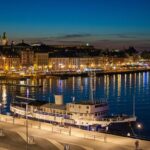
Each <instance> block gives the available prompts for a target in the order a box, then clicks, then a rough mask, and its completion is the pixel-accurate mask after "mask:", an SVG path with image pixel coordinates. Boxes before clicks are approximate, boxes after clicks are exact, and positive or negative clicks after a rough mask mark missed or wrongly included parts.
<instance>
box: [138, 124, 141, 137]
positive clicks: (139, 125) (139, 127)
mask: <svg viewBox="0 0 150 150" xmlns="http://www.w3.org/2000/svg"><path fill="white" fill-rule="evenodd" d="M137 129H138V133H139V137H140V130H141V129H142V124H141V123H138V124H137Z"/></svg>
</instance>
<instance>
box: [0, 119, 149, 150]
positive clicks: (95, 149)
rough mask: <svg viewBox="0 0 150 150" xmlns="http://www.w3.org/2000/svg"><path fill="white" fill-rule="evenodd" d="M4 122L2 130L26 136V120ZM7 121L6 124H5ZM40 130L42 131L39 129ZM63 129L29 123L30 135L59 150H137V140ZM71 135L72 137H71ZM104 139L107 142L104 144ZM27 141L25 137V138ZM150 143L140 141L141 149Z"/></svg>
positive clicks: (144, 148) (145, 148)
mask: <svg viewBox="0 0 150 150" xmlns="http://www.w3.org/2000/svg"><path fill="white" fill-rule="evenodd" d="M1 120H2V121H3V122H1V123H0V124H1V125H0V128H4V129H7V130H12V131H15V132H16V131H17V132H23V133H24V134H25V126H24V124H25V120H24V119H15V123H17V124H21V125H16V124H15V125H13V124H12V118H9V117H8V118H7V119H6V118H5V117H3V118H1ZM6 120H7V123H5V122H6ZM4 121H5V122H4ZM39 128H40V129H39ZM69 131H70V129H69V128H62V127H56V126H52V125H50V124H46V123H42V124H41V126H40V127H39V123H38V122H35V121H29V133H30V135H31V136H34V137H38V138H44V139H45V140H48V141H49V142H51V143H53V145H55V147H57V148H58V149H60V150H61V149H62V144H70V145H74V146H79V147H80V148H81V149H85V150H99V149H105V150H107V149H108V150H113V149H115V150H116V149H117V150H134V149H135V139H132V138H127V137H120V136H115V135H106V134H102V133H97V132H89V131H84V130H80V129H76V128H71V132H69ZM69 133H71V136H69ZM104 137H106V138H105V139H106V141H105V142H104ZM24 139H25V137H24ZM149 145H150V142H149V141H144V140H140V148H141V149H143V150H150V146H149Z"/></svg>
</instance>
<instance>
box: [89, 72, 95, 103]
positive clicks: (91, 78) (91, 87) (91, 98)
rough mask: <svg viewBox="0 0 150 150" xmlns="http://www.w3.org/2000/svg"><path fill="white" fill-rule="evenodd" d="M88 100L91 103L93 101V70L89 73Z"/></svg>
mask: <svg viewBox="0 0 150 150" xmlns="http://www.w3.org/2000/svg"><path fill="white" fill-rule="evenodd" d="M89 76H90V101H91V102H92V103H94V93H93V92H94V87H93V85H94V84H93V79H94V76H95V72H91V73H90V75H89Z"/></svg>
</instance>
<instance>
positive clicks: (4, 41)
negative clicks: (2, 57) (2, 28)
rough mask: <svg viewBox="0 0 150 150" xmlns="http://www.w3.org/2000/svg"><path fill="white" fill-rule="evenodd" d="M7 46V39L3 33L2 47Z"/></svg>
mask: <svg viewBox="0 0 150 150" xmlns="http://www.w3.org/2000/svg"><path fill="white" fill-rule="evenodd" d="M7 44H8V39H7V37H6V32H4V33H3V36H2V45H3V46H5V45H7Z"/></svg>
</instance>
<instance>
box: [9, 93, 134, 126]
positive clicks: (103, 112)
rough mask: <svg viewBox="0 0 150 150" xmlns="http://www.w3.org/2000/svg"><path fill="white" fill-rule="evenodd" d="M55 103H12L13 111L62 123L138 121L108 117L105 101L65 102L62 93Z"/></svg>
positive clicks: (93, 123)
mask: <svg viewBox="0 0 150 150" xmlns="http://www.w3.org/2000/svg"><path fill="white" fill-rule="evenodd" d="M55 98H56V99H55V103H47V102H40V101H31V102H29V103H28V104H27V105H28V112H26V106H25V104H22V103H15V102H14V103H12V104H11V106H10V110H11V112H13V113H15V114H18V115H21V116H25V115H26V114H27V115H28V117H30V118H33V119H38V120H44V121H47V122H55V123H60V124H70V125H76V126H92V125H95V124H97V125H101V126H102V127H105V126H108V125H109V124H111V123H121V122H132V121H136V117H132V116H131V117H129V116H125V115H122V116H114V117H107V113H108V103H107V102H104V101H95V102H91V101H86V102H85V101H82V102H71V103H67V104H66V105H64V104H63V97H62V96H61V95H56V96H55Z"/></svg>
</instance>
